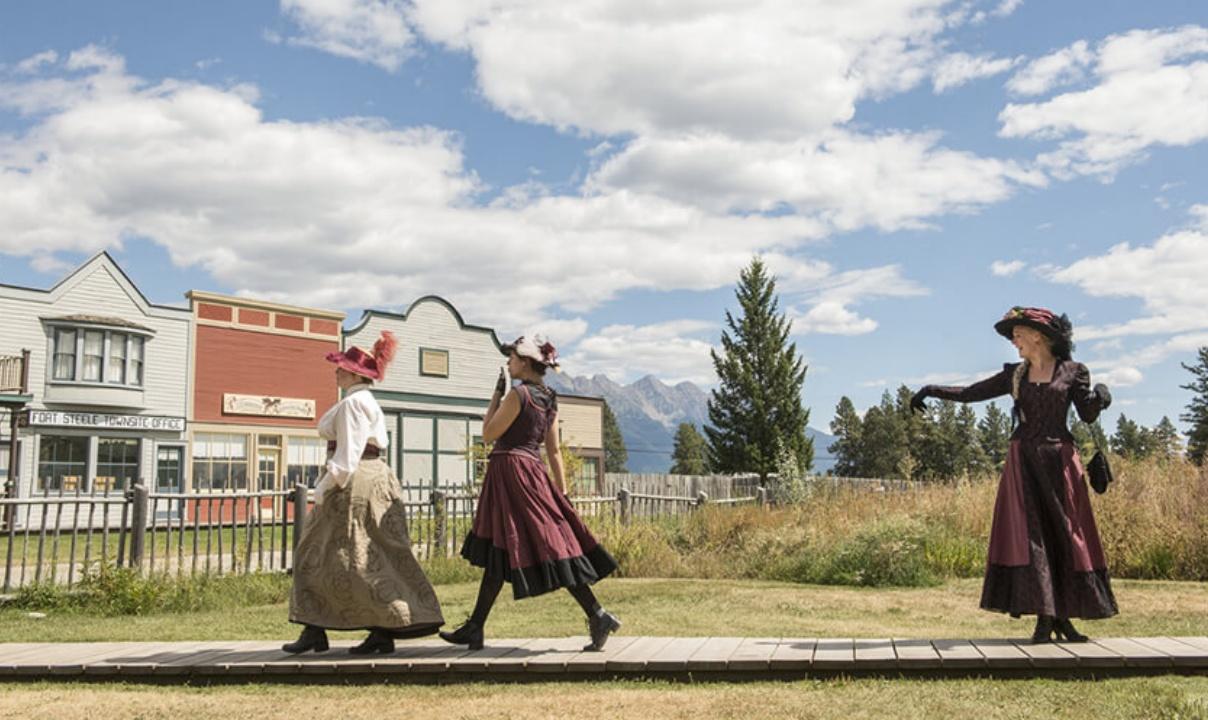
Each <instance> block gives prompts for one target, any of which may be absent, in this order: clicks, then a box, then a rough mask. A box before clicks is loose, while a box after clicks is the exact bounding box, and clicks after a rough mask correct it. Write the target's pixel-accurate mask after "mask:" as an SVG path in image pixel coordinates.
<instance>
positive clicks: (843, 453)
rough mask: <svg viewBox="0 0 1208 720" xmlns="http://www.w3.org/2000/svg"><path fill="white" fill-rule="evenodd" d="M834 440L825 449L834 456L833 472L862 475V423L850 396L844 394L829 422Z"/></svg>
mask: <svg viewBox="0 0 1208 720" xmlns="http://www.w3.org/2000/svg"><path fill="white" fill-rule="evenodd" d="M830 431H831V434H832V435H834V436H835V442H833V443H831V444H830V446H829V447H827V448H826V449H827V450H828V451H829V452H830V453H831V454H832V455H834V457H835V467H834V473H835V474H836V475H839V476H842V477H863V471H862V468H861V467H860V462H861V460H862V457H861V454H862V453H863V450H862V448H863V432H864V423H863V421H862V420H861V419H860V414H859V413H858V412H856V406H855V405H853V404H852V401H851V398H849V397H847V396H846V395H844V396H843V397H841V398H839V404H838V405H837V406H836V407H835V419H834V420H831V423H830Z"/></svg>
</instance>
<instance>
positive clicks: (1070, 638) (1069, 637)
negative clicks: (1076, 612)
mask: <svg viewBox="0 0 1208 720" xmlns="http://www.w3.org/2000/svg"><path fill="white" fill-rule="evenodd" d="M1053 629H1054V630H1056V631H1057V637H1059V638H1061V639H1062V640H1064V641H1065V642H1072V643H1084V642H1086V641H1087V640H1089V639H1090V638H1088V637H1087V636H1085V635H1083V634H1082V633H1080V632H1078V631H1077V630H1075V629H1074V623H1072V622H1070V621H1069V618H1058V619H1057V620H1056V621H1055V622H1054V623H1053Z"/></svg>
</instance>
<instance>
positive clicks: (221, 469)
mask: <svg viewBox="0 0 1208 720" xmlns="http://www.w3.org/2000/svg"><path fill="white" fill-rule="evenodd" d="M193 489H194V490H196V491H198V492H206V491H214V492H223V491H232V490H247V436H246V435H228V434H225V433H196V434H194V435H193Z"/></svg>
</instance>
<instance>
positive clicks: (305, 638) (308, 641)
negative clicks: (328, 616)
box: [281, 625, 328, 655]
mask: <svg viewBox="0 0 1208 720" xmlns="http://www.w3.org/2000/svg"><path fill="white" fill-rule="evenodd" d="M327 648H328V645H327V631H326V630H324V629H323V628H321V627H315V626H314V625H307V626H306V627H304V628H302V634H301V635H299V636H298V639H297V640H295V641H293V642H292V643H286V644H284V645H282V646H281V649H282V650H284V651H285V652H287V653H291V654H294V655H297V654H299V653H304V652H306V651H307V650H313V651H315V652H317V653H319V652H327Z"/></svg>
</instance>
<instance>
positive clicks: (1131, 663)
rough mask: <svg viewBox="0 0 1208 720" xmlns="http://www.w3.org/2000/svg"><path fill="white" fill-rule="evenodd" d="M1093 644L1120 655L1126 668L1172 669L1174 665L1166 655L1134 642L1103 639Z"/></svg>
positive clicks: (1119, 639) (1126, 639)
mask: <svg viewBox="0 0 1208 720" xmlns="http://www.w3.org/2000/svg"><path fill="white" fill-rule="evenodd" d="M1095 642H1096V643H1098V644H1099V645H1102V646H1103V647H1105V648H1107V649H1108V650H1112V651H1114V652H1117V653H1119V654H1120V655H1122V656H1123V657H1124V664H1125V665H1126V666H1127V667H1172V666H1173V665H1174V661H1173V660H1171V659H1170V656H1169V655H1167V654H1166V653H1164V652H1161V651H1159V650H1154V649H1153V648H1151V647H1149V646H1148V645H1142V644H1141V643H1139V642H1137V641H1136V640H1131V639H1129V638H1103V639H1101V640H1096V641H1095Z"/></svg>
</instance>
